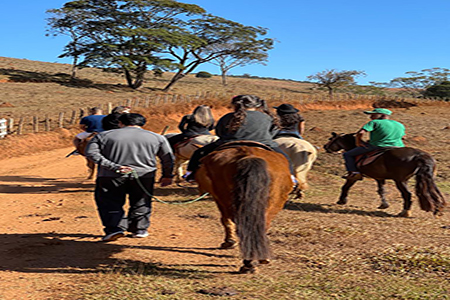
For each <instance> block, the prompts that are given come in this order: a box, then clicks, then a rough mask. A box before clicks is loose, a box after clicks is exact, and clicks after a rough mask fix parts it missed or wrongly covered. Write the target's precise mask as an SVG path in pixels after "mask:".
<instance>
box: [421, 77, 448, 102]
mask: <svg viewBox="0 0 450 300" xmlns="http://www.w3.org/2000/svg"><path fill="white" fill-rule="evenodd" d="M424 96H425V97H430V98H432V97H437V98H450V81H443V82H442V83H440V84H435V85H433V86H430V87H429V88H427V90H426V91H425V94H424Z"/></svg>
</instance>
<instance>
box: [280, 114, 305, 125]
mask: <svg viewBox="0 0 450 300" xmlns="http://www.w3.org/2000/svg"><path fill="white" fill-rule="evenodd" d="M278 118H279V119H280V126H281V128H286V127H291V126H292V125H295V124H297V123H299V122H300V121H302V119H303V118H302V117H301V116H300V115H299V114H298V113H293V114H278Z"/></svg>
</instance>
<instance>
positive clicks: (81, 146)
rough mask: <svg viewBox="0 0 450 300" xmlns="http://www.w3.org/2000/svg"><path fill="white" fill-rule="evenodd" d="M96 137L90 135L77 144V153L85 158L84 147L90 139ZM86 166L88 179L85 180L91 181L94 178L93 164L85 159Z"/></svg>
mask: <svg viewBox="0 0 450 300" xmlns="http://www.w3.org/2000/svg"><path fill="white" fill-rule="evenodd" d="M95 135H96V133H93V134H91V135H90V136H89V137H87V138H85V139H83V140H81V142H80V143H79V144H78V146H77V152H78V153H79V154H81V155H83V156H84V157H86V155H85V151H86V146H87V144H88V143H89V141H90V140H92V138H93V137H94V136H95ZM86 166H87V167H88V169H89V170H88V172H89V175H88V178H87V179H92V178H94V174H95V163H94V162H93V161H91V160H89V159H87V158H86Z"/></svg>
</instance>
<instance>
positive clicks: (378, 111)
mask: <svg viewBox="0 0 450 300" xmlns="http://www.w3.org/2000/svg"><path fill="white" fill-rule="evenodd" d="M364 113H365V114H384V115H388V116H390V115H392V111H390V110H389V109H386V108H374V109H373V110H369V111H365V112H364Z"/></svg>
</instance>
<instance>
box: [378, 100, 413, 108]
mask: <svg viewBox="0 0 450 300" xmlns="http://www.w3.org/2000/svg"><path fill="white" fill-rule="evenodd" d="M372 106H373V107H374V108H376V107H383V108H409V107H413V106H417V104H414V103H411V102H406V101H397V100H379V101H376V102H374V103H373V104H372Z"/></svg>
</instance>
